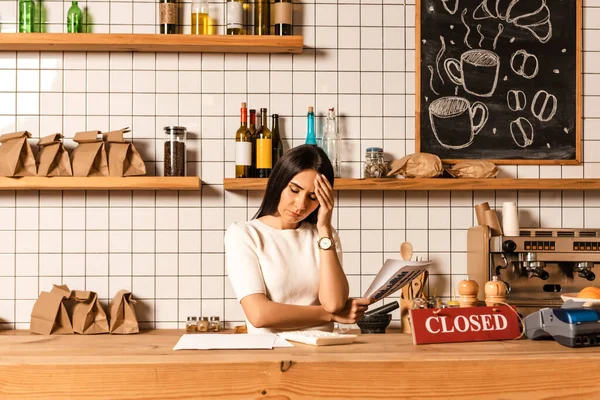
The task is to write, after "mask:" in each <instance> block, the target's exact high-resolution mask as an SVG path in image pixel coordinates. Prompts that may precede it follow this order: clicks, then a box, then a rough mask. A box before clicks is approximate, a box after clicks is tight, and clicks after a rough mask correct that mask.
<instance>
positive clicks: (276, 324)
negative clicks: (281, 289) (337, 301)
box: [241, 293, 371, 329]
mask: <svg viewBox="0 0 600 400" xmlns="http://www.w3.org/2000/svg"><path fill="white" fill-rule="evenodd" d="M241 304H242V308H243V309H244V313H245V314H246V317H247V318H248V321H250V323H251V324H252V325H253V326H255V327H256V328H273V329H303V328H309V327H313V326H317V325H323V324H325V323H327V322H331V321H335V322H340V323H343V324H354V323H356V321H357V320H358V319H359V318H360V317H362V316H363V315H364V313H365V311H366V310H367V307H368V305H369V304H371V301H370V300H369V299H348V300H347V301H346V302H345V304H344V307H342V309H341V310H340V311H338V312H337V313H328V312H327V311H325V310H324V309H323V307H321V306H296V305H291V304H281V303H275V302H273V301H271V300H269V299H268V298H267V296H265V295H264V294H262V293H256V294H251V295H249V296H246V297H244V298H243V299H242V301H241Z"/></svg>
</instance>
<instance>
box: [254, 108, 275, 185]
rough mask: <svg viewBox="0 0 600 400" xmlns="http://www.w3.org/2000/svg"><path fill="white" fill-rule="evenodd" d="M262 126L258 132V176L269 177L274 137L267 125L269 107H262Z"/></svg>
mask: <svg viewBox="0 0 600 400" xmlns="http://www.w3.org/2000/svg"><path fill="white" fill-rule="evenodd" d="M260 114H261V121H262V124H261V127H260V128H259V130H258V131H257V132H256V177H257V178H268V177H269V175H271V169H272V168H273V158H272V157H273V139H272V138H273V137H272V134H271V131H270V130H269V127H268V126H267V109H266V108H261V109H260Z"/></svg>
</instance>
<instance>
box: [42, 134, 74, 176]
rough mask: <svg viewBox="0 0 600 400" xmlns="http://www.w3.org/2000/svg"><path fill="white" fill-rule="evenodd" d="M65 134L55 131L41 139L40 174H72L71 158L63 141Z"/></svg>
mask: <svg viewBox="0 0 600 400" xmlns="http://www.w3.org/2000/svg"><path fill="white" fill-rule="evenodd" d="M62 138H63V135H61V134H60V133H55V134H53V135H48V136H45V137H43V138H41V139H40V141H39V142H38V146H39V147H40V165H39V166H38V173H37V174H38V176H72V175H73V170H72V169H71V160H69V154H68V153H67V151H66V150H65V146H64V145H63V143H62V140H61V139H62Z"/></svg>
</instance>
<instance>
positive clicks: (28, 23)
mask: <svg viewBox="0 0 600 400" xmlns="http://www.w3.org/2000/svg"><path fill="white" fill-rule="evenodd" d="M34 8H35V7H34V4H33V0H19V32H20V33H31V32H33V16H34Z"/></svg>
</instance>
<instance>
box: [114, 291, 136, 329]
mask: <svg viewBox="0 0 600 400" xmlns="http://www.w3.org/2000/svg"><path fill="white" fill-rule="evenodd" d="M135 303H136V302H135V300H133V294H132V293H131V292H130V291H128V290H125V289H123V290H119V292H117V294H116V295H115V297H113V299H112V300H111V302H110V333H116V334H128V333H138V332H139V331H140V328H139V326H138V322H137V317H136V315H135Z"/></svg>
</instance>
